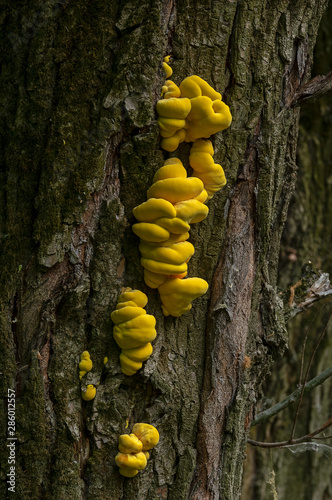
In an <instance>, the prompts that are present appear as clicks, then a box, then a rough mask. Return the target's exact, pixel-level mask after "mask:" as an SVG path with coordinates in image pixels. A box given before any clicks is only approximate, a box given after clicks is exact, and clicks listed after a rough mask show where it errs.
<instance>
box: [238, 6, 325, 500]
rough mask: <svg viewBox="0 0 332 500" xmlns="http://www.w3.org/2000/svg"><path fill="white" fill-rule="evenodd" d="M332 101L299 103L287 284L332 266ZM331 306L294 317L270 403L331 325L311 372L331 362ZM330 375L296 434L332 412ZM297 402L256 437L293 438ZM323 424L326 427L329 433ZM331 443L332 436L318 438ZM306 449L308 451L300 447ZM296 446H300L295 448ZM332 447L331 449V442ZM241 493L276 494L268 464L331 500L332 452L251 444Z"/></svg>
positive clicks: (289, 485)
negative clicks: (310, 269)
mask: <svg viewBox="0 0 332 500" xmlns="http://www.w3.org/2000/svg"><path fill="white" fill-rule="evenodd" d="M331 22H332V4H331V3H330V4H329V6H328V8H327V10H326V12H325V14H324V16H323V19H322V23H321V26H320V30H319V34H318V39H317V45H316V48H315V54H314V66H313V76H316V75H324V74H327V73H328V72H329V71H330V70H331V65H332V39H331V36H330V26H331ZM331 113H332V101H331V97H325V98H322V99H321V100H319V101H317V102H315V103H313V104H308V105H304V106H303V108H302V110H301V120H300V134H299V144H298V157H297V164H298V166H299V175H298V180H297V184H296V190H295V193H294V196H293V199H292V202H291V206H290V211H289V216H288V220H287V224H286V229H285V232H284V236H283V241H282V252H281V260H280V270H279V286H280V288H281V289H286V288H287V287H289V286H290V285H294V284H295V283H298V282H299V279H300V278H301V276H302V270H301V267H302V266H303V265H304V264H305V263H307V262H308V261H311V262H312V265H313V266H314V267H316V268H320V269H323V270H324V271H325V272H328V273H329V274H330V276H331V273H332V254H331V248H332V241H331V235H332V228H331V220H332V213H331V210H332V205H331V198H332V192H331V190H332V184H331V166H332V151H331V144H332V129H331ZM331 314H332V306H331V299H330V298H326V299H325V300H324V301H323V302H321V303H319V304H316V305H315V306H314V307H313V308H312V309H310V310H309V311H307V312H306V313H304V314H301V315H299V316H297V317H296V318H294V319H293V320H292V321H290V322H289V324H288V332H289V346H290V349H289V351H287V352H286V355H285V357H284V358H283V359H282V360H281V361H280V362H279V363H278V364H277V365H276V367H274V368H273V371H272V373H271V376H270V377H269V378H268V380H267V382H266V385H265V387H264V394H265V398H266V402H265V404H267V406H271V405H272V404H274V403H277V402H278V401H280V400H282V399H283V398H284V397H285V396H287V395H288V394H290V393H291V392H292V391H293V390H294V389H295V388H296V385H297V384H298V383H299V375H300V366H301V351H302V346H303V343H304V337H305V335H307V334H308V339H307V342H306V350H305V358H304V361H305V363H304V366H305V368H306V366H307V364H308V361H309V358H310V356H311V354H312V352H313V350H314V348H315V346H316V344H317V341H318V338H319V336H320V335H321V333H322V332H323V331H324V329H327V330H326V333H325V337H324V339H323V341H322V342H321V344H320V347H319V350H318V352H317V354H316V357H315V362H314V363H313V366H312V369H311V370H310V374H309V379H311V378H313V377H314V376H316V375H318V374H319V373H321V372H322V371H323V370H325V369H326V368H328V367H329V366H331V359H332V355H331V353H332V343H331V342H332V341H331V339H332V335H331V334H332V325H331ZM331 394H332V381H331V379H328V380H327V381H326V382H324V385H322V386H320V387H317V388H316V389H315V390H314V391H313V392H312V393H310V394H308V395H306V396H305V397H304V400H303V405H302V409H301V411H300V414H299V422H298V425H297V431H296V435H297V436H301V435H306V434H307V433H309V432H312V431H313V430H314V429H316V428H318V427H319V426H320V425H322V424H323V423H324V422H325V421H327V420H328V419H329V418H330V416H331V411H332V403H331V399H332V398H331ZM295 410H296V405H293V406H290V407H289V408H287V410H285V411H283V412H282V413H280V414H279V415H277V416H276V417H275V418H273V419H271V420H270V421H269V422H267V424H266V425H264V424H262V425H260V426H258V427H257V428H256V427H255V428H254V429H253V433H254V435H255V438H256V439H257V440H259V441H271V440H273V441H282V440H285V439H288V438H289V436H290V431H291V427H292V423H293V420H294V415H295ZM330 434H331V433H330V432H326V435H330ZM318 443H320V444H322V445H329V446H330V445H331V441H320V442H319V441H318ZM301 449H303V452H301ZM294 451H296V449H294ZM331 451H332V450H331ZM247 458H248V459H247V461H246V473H245V481H244V486H243V494H242V497H243V499H248V500H251V499H252V500H260V499H261V500H269V499H273V498H274V497H273V493H272V491H271V487H270V486H269V484H267V480H268V479H269V478H270V477H269V473H270V471H272V470H274V471H275V474H276V479H275V480H276V489H277V492H278V498H279V500H283V499H286V498H301V499H303V500H331V499H332V480H331V456H330V455H329V454H328V453H327V452H326V449H323V448H322V447H319V446H317V447H316V451H314V450H313V449H312V448H311V449H307V450H306V449H305V448H303V447H302V448H299V449H298V450H297V452H296V453H295V454H292V453H291V452H290V451H289V450H273V452H271V451H270V450H263V449H257V448H255V449H248V457H247Z"/></svg>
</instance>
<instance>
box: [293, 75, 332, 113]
mask: <svg viewBox="0 0 332 500" xmlns="http://www.w3.org/2000/svg"><path fill="white" fill-rule="evenodd" d="M331 92H332V71H330V73H328V74H327V75H324V76H316V77H315V78H313V79H312V80H310V82H308V83H306V84H305V85H302V86H301V87H300V88H299V89H298V91H297V92H296V94H295V96H294V99H293V101H292V103H291V107H292V108H294V107H296V106H301V105H302V104H306V103H313V102H315V101H317V100H318V99H320V98H321V97H323V96H325V95H328V94H330V93H331Z"/></svg>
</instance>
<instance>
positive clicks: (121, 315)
mask: <svg viewBox="0 0 332 500" xmlns="http://www.w3.org/2000/svg"><path fill="white" fill-rule="evenodd" d="M145 314H146V310H145V309H143V308H142V307H137V306H125V307H121V308H120V309H115V311H113V312H112V313H111V319H112V321H113V323H114V324H115V325H119V324H120V323H124V322H125V321H129V320H131V319H133V318H137V316H145Z"/></svg>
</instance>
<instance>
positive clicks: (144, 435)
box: [132, 423, 159, 451]
mask: <svg viewBox="0 0 332 500" xmlns="http://www.w3.org/2000/svg"><path fill="white" fill-rule="evenodd" d="M132 431H133V434H135V436H137V437H138V439H139V440H140V441H141V442H142V443H143V451H148V450H151V449H152V448H154V447H155V446H156V445H157V444H158V443H159V432H158V431H157V429H156V428H155V427H153V425H150V424H142V423H140V424H135V425H134V426H133V429H132Z"/></svg>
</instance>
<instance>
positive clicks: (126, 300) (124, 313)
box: [111, 288, 157, 376]
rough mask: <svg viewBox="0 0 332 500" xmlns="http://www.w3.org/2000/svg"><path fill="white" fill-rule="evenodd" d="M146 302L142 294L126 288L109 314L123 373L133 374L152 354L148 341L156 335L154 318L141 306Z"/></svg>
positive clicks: (145, 297) (146, 299)
mask: <svg viewBox="0 0 332 500" xmlns="http://www.w3.org/2000/svg"><path fill="white" fill-rule="evenodd" d="M147 302H148V298H147V296H146V295H145V293H143V292H141V291H140V290H132V289H131V288H126V289H124V291H123V292H122V293H121V294H120V296H119V298H118V303H117V306H116V309H115V311H113V312H112V314H111V319H112V321H113V323H114V328H113V337H114V339H115V341H116V343H117V344H118V346H119V347H120V348H121V349H122V351H121V354H120V364H121V371H122V373H124V374H125V375H129V376H130V375H134V374H135V373H136V372H137V370H139V369H140V368H142V363H143V362H144V361H146V360H147V359H148V358H149V357H150V356H151V354H152V350H153V349H152V345H151V344H150V342H151V341H152V340H154V339H155V338H156V335H157V332H156V329H155V326H156V320H155V317H154V316H152V315H150V314H146V311H145V309H143V307H145V306H146V304H147Z"/></svg>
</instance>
